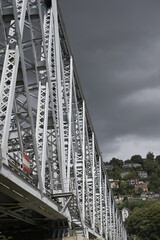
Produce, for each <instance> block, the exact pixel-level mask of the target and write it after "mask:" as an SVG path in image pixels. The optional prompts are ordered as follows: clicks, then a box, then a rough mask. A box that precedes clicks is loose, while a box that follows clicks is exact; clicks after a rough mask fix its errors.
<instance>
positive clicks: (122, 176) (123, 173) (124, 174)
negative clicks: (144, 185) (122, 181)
mask: <svg viewBox="0 0 160 240" xmlns="http://www.w3.org/2000/svg"><path fill="white" fill-rule="evenodd" d="M128 174H129V172H128V171H127V172H121V173H120V175H121V178H124V177H125V176H126V175H128Z"/></svg>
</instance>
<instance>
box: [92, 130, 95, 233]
mask: <svg viewBox="0 0 160 240" xmlns="http://www.w3.org/2000/svg"><path fill="white" fill-rule="evenodd" d="M92 151H93V153H92V161H93V165H92V177H93V216H92V218H93V226H92V228H93V230H94V231H95V210H96V209H95V197H96V195H95V140H94V133H93V132H92Z"/></svg>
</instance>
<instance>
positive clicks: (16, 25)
mask: <svg viewBox="0 0 160 240" xmlns="http://www.w3.org/2000/svg"><path fill="white" fill-rule="evenodd" d="M0 32H1V35H0V76H1V82H0V151H1V155H2V158H3V162H4V163H5V164H6V165H8V166H11V167H13V166H14V167H15V168H17V169H19V170H20V171H22V172H23V153H25V154H26V155H27V156H28V157H29V159H30V175H29V176H28V178H29V180H30V181H32V184H35V185H36V186H37V187H38V188H39V189H40V190H41V192H42V193H43V194H48V197H51V196H52V195H53V194H55V193H64V192H73V193H74V196H73V197H71V198H70V199H64V200H63V201H61V200H59V204H60V205H63V206H64V211H68V214H69V218H70V221H71V222H72V224H73V225H74V228H75V230H77V232H78V231H79V233H81V234H84V235H85V236H87V234H88V231H89V230H90V231H91V232H92V233H93V234H94V233H97V234H98V236H100V237H101V238H104V239H117V240H118V239H119V240H120V239H126V237H125V229H124V227H123V224H122V221H121V218H120V214H119V212H118V210H117V207H116V204H115V202H114V198H113V195H112V193H111V190H110V188H109V183H108V179H107V175H106V173H105V170H104V167H103V163H102V159H101V155H100V151H99V149H98V145H97V142H96V139H95V134H94V131H93V128H92V125H91V122H90V118H89V115H88V112H87V109H86V103H85V100H84V97H83V94H82V92H81V88H80V84H79V80H78V76H77V73H76V69H75V66H74V62H73V58H72V54H71V51H70V47H69V44H68V41H67V37H66V34H65V29H64V24H63V20H62V16H61V14H60V10H59V8H58V10H57V3H56V0H52V7H51V8H50V9H47V8H46V7H45V4H44V1H42V0H41V1H38V0H25V1H23V0H1V1H0Z"/></svg>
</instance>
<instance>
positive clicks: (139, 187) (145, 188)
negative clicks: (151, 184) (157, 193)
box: [134, 183, 148, 193]
mask: <svg viewBox="0 0 160 240" xmlns="http://www.w3.org/2000/svg"><path fill="white" fill-rule="evenodd" d="M134 188H135V193H140V190H142V191H143V192H147V191H148V184H147V183H138V184H135V186H134Z"/></svg>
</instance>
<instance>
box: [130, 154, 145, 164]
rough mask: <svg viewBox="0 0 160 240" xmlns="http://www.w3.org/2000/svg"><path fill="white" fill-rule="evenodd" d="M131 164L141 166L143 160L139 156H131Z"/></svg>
mask: <svg viewBox="0 0 160 240" xmlns="http://www.w3.org/2000/svg"><path fill="white" fill-rule="evenodd" d="M131 162H132V163H139V164H142V163H143V159H142V157H141V155H133V156H132V157H131Z"/></svg>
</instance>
